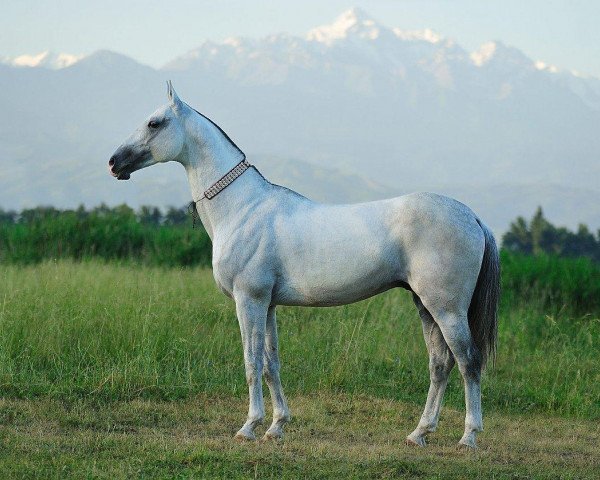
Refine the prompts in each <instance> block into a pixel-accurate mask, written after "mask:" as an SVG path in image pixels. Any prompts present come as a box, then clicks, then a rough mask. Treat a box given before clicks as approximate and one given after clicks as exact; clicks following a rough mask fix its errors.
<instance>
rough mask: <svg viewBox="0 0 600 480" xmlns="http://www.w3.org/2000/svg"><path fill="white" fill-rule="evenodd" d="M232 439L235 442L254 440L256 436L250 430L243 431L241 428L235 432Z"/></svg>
mask: <svg viewBox="0 0 600 480" xmlns="http://www.w3.org/2000/svg"><path fill="white" fill-rule="evenodd" d="M233 439H234V440H235V441H236V442H252V441H254V440H256V437H255V436H254V434H253V433H252V432H250V433H248V432H243V431H242V430H240V431H239V432H237V433H236V434H235V437H233Z"/></svg>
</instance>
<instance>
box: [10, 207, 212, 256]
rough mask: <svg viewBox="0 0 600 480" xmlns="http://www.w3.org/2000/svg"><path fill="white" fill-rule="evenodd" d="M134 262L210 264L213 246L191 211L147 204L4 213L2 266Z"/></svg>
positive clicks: (38, 208)
mask: <svg viewBox="0 0 600 480" xmlns="http://www.w3.org/2000/svg"><path fill="white" fill-rule="evenodd" d="M60 258H70V259H74V260H84V259H88V258H101V259H104V260H117V261H131V262H139V263H144V264H148V265H163V266H187V265H210V263H211V244H210V239H209V237H208V234H207V233H206V231H205V230H204V229H203V228H202V226H201V225H199V223H198V224H197V225H196V228H192V220H191V216H190V214H188V210H187V207H182V208H173V207H172V208H169V209H167V210H166V211H165V212H163V211H162V210H160V209H159V208H156V207H148V206H144V207H141V208H139V209H138V210H137V211H135V210H133V209H132V208H130V207H128V206H127V205H120V206H117V207H112V208H111V207H108V206H106V205H100V206H99V207H96V208H93V209H91V210H86V209H85V208H84V207H83V206H80V207H79V208H77V209H74V210H59V209H56V208H53V207H37V208H31V209H25V210H22V211H21V212H15V211H4V210H1V209H0V262H10V263H23V264H28V263H36V262H39V261H42V260H44V259H60Z"/></svg>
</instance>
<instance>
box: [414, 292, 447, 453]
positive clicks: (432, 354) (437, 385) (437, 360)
mask: <svg viewBox="0 0 600 480" xmlns="http://www.w3.org/2000/svg"><path fill="white" fill-rule="evenodd" d="M413 299H414V301H415V304H416V305H417V308H418V310H419V315H420V316H421V322H422V325H423V336H424V337H425V344H426V345H427V351H428V353H429V378H430V383H429V392H428V394H427V402H426V403H425V409H424V410H423V415H421V419H420V421H419V424H418V425H417V428H416V429H415V430H414V431H413V432H412V433H411V434H410V435H409V436H408V437H407V438H406V442H407V443H408V444H411V445H418V446H421V447H424V446H425V443H426V442H425V438H426V436H427V434H429V433H433V432H435V430H436V428H437V425H438V420H439V416H440V409H441V407H442V399H443V397H444V392H445V390H446V385H447V384H448V376H449V375H450V371H451V370H452V368H453V367H454V357H453V355H452V352H451V351H450V349H449V348H448V344H447V343H446V340H445V339H444V336H443V335H442V332H441V330H440V328H439V327H438V325H437V324H436V323H435V321H434V319H433V317H432V316H431V314H430V313H429V312H428V311H427V309H426V308H425V307H424V306H423V303H422V302H421V300H420V298H419V297H418V296H417V295H416V294H413Z"/></svg>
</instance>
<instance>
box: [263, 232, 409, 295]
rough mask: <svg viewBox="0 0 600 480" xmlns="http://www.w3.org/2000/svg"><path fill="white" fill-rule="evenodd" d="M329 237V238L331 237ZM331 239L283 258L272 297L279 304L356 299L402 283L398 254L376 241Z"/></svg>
mask: <svg viewBox="0 0 600 480" xmlns="http://www.w3.org/2000/svg"><path fill="white" fill-rule="evenodd" d="M330 240H331V239H330ZM348 240H349V241H348V242H343V241H342V242H340V241H337V242H335V241H330V242H325V243H324V244H321V245H319V246H315V248H308V249H300V250H297V251H296V252H294V253H290V255H289V256H286V257H285V258H283V259H282V266H283V268H282V275H281V276H280V280H279V282H278V284H277V285H276V288H275V291H274V296H273V300H274V302H275V303H278V304H281V305H305V306H332V305H343V304H347V303H352V302H356V301H359V300H362V299H364V298H368V297H370V296H372V295H375V294H377V293H380V292H382V291H385V290H387V289H389V288H392V287H394V286H398V285H401V284H402V278H401V274H400V270H401V269H400V268H399V267H400V266H399V264H398V255H397V254H396V255H394V250H395V249H394V248H389V247H388V248H386V246H384V245H382V244H381V243H380V242H377V241H366V242H360V243H357V239H356V238H351V239H348Z"/></svg>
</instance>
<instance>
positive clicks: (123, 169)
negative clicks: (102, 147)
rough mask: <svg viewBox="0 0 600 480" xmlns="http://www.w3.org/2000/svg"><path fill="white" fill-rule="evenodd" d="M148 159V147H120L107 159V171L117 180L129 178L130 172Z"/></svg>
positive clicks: (140, 166) (141, 165)
mask: <svg viewBox="0 0 600 480" xmlns="http://www.w3.org/2000/svg"><path fill="white" fill-rule="evenodd" d="M149 159H150V149H149V148H140V149H137V148H133V147H129V146H128V147H120V148H119V149H118V150H117V151H116V152H115V153H114V154H113V156H112V157H110V160H109V161H108V171H109V172H110V174H111V175H112V176H113V177H115V178H116V179H117V180H129V178H130V177H131V174H132V173H133V172H135V171H136V170H139V169H140V168H142V167H143V166H144V165H145V163H146V162H147V161H148V160H149Z"/></svg>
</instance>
